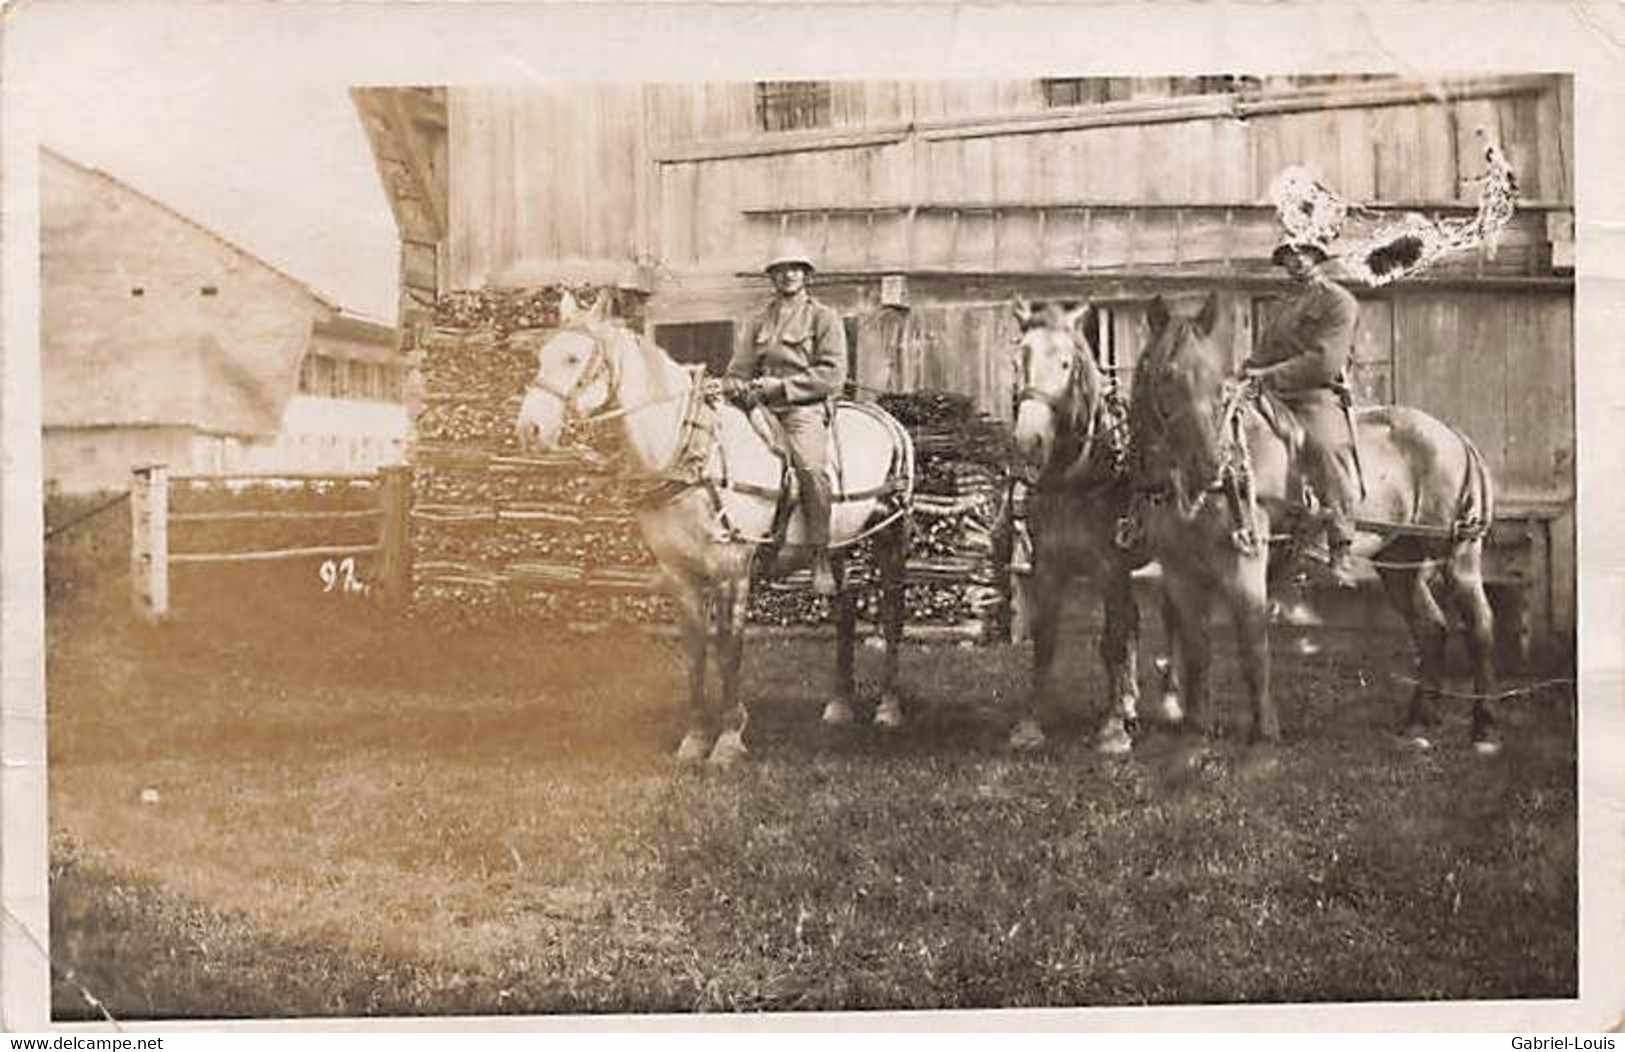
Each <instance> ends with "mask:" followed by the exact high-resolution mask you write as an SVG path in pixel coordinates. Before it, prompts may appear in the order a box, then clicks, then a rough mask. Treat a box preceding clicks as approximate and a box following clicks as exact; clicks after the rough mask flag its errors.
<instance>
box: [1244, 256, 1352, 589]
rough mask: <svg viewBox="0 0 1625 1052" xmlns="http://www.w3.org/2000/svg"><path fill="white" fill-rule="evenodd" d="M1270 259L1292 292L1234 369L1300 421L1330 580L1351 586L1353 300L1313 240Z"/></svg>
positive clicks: (1307, 468) (1305, 461)
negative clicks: (1327, 267) (1348, 373)
mask: <svg viewBox="0 0 1625 1052" xmlns="http://www.w3.org/2000/svg"><path fill="white" fill-rule="evenodd" d="M1270 258H1271V260H1272V261H1273V262H1274V263H1275V264H1276V265H1277V266H1280V267H1283V268H1285V270H1286V272H1287V274H1288V275H1290V276H1291V278H1292V280H1293V281H1294V282H1295V283H1296V285H1297V288H1296V290H1294V292H1293V293H1292V295H1291V296H1290V297H1289V298H1288V299H1287V301H1286V303H1285V304H1284V305H1283V307H1282V309H1281V311H1280V312H1279V314H1277V315H1276V317H1275V320H1274V321H1273V322H1271V323H1270V324H1269V326H1268V327H1267V328H1266V329H1265V330H1264V333H1263V335H1262V337H1261V338H1260V340H1259V343H1258V347H1257V349H1256V350H1255V351H1254V352H1253V354H1252V355H1251V356H1250V357H1249V358H1248V359H1247V360H1246V362H1244V363H1243V364H1242V373H1243V375H1245V376H1248V377H1251V378H1254V379H1256V380H1257V381H1258V382H1259V383H1260V384H1261V385H1262V386H1263V387H1265V388H1266V389H1267V390H1268V391H1269V392H1271V393H1272V394H1274V395H1275V396H1276V397H1277V398H1279V399H1280V401H1281V402H1283V403H1285V404H1286V405H1287V406H1288V407H1289V408H1290V409H1292V411H1293V412H1294V414H1295V415H1296V416H1297V417H1298V419H1299V420H1300V421H1301V422H1302V424H1303V429H1304V432H1305V434H1304V438H1305V441H1304V449H1303V462H1304V468H1305V469H1306V472H1305V473H1306V474H1307V476H1308V478H1309V481H1310V485H1311V486H1312V488H1313V491H1314V495H1315V497H1316V499H1317V501H1318V503H1319V505H1320V516H1321V519H1322V520H1323V521H1324V526H1325V531H1326V547H1327V551H1328V554H1329V557H1330V558H1329V566H1328V573H1329V575H1330V577H1331V579H1332V581H1333V582H1335V583H1336V584H1338V585H1340V586H1343V587H1352V586H1353V585H1354V583H1355V574H1354V569H1353V566H1352V565H1351V556H1350V549H1351V547H1352V545H1353V541H1354V533H1355V530H1354V522H1353V516H1354V508H1355V506H1356V505H1357V504H1358V503H1359V501H1360V480H1359V465H1358V462H1357V461H1356V459H1355V458H1356V456H1357V454H1356V451H1355V449H1354V433H1353V427H1352V424H1351V422H1350V419H1349V416H1348V408H1349V404H1350V394H1349V388H1348V383H1347V376H1346V370H1347V367H1348V362H1349V357H1350V354H1351V353H1352V351H1353V349H1354V332H1355V327H1356V325H1357V324H1358V321H1359V313H1360V308H1359V303H1358V301H1356V300H1355V298H1354V296H1353V294H1351V293H1350V292H1349V291H1348V290H1347V289H1345V288H1343V287H1342V286H1341V285H1339V284H1337V282H1335V281H1333V280H1332V279H1331V278H1330V277H1328V276H1327V275H1326V273H1325V270H1324V267H1323V264H1324V263H1325V262H1326V260H1327V258H1328V257H1327V252H1326V250H1325V249H1324V248H1323V247H1322V246H1321V245H1319V244H1317V243H1315V242H1313V241H1298V240H1291V239H1289V240H1285V241H1282V242H1281V243H1280V245H1278V246H1277V247H1276V249H1275V252H1274V254H1273V255H1272V256H1271V257H1270Z"/></svg>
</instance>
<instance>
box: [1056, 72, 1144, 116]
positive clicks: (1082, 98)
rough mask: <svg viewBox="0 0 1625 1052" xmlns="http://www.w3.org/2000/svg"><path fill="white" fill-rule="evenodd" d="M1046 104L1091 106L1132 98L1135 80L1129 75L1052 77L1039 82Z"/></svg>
mask: <svg viewBox="0 0 1625 1052" xmlns="http://www.w3.org/2000/svg"><path fill="white" fill-rule="evenodd" d="M1038 83H1039V87H1040V88H1042V89H1043V93H1044V105H1045V106H1049V107H1051V108H1054V107H1059V106H1089V105H1093V104H1095V103H1100V102H1116V101H1118V100H1121V99H1127V98H1131V97H1132V96H1133V94H1134V82H1133V80H1132V78H1129V77H1051V78H1049V79H1047V80H1041V81H1039V82H1038Z"/></svg>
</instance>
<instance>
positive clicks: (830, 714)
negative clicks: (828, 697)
mask: <svg viewBox="0 0 1625 1052" xmlns="http://www.w3.org/2000/svg"><path fill="white" fill-rule="evenodd" d="M853 719H854V716H853V713H852V706H851V705H848V704H847V703H846V702H845V701H843V700H842V699H840V698H836V699H835V700H834V701H831V702H830V703H829V704H827V705H825V706H824V716H823V720H824V726H826V727H846V726H848V725H850V724H851V723H852V720H853Z"/></svg>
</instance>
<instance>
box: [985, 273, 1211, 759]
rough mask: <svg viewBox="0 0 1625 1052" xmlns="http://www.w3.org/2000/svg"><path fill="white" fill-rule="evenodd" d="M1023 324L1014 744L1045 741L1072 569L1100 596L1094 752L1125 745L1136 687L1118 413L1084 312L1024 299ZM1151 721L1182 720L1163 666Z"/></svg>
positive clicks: (1133, 560)
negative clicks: (1024, 616)
mask: <svg viewBox="0 0 1625 1052" xmlns="http://www.w3.org/2000/svg"><path fill="white" fill-rule="evenodd" d="M1012 309H1013V310H1014V312H1015V316H1016V320H1017V322H1019V323H1020V325H1021V329H1022V332H1021V338H1020V345H1019V355H1020V361H1019V362H1018V375H1019V376H1020V378H1021V388H1020V391H1019V393H1018V395H1017V406H1016V422H1015V435H1014V437H1015V442H1016V448H1017V450H1018V451H1019V452H1020V454H1021V456H1022V457H1023V459H1024V460H1025V461H1026V468H1027V479H1026V481H1027V483H1028V486H1029V495H1028V498H1027V523H1028V529H1029V530H1030V532H1031V535H1032V542H1033V560H1032V561H1033V566H1032V582H1033V584H1032V597H1033V608H1032V641H1033V665H1032V690H1031V693H1030V694H1029V695H1028V696H1027V697H1026V699H1025V700H1024V701H1023V703H1022V706H1021V709H1020V711H1019V713H1018V716H1017V722H1016V726H1015V729H1014V730H1013V731H1012V732H1011V735H1010V747H1011V748H1012V749H1016V750H1018V751H1020V750H1027V749H1034V748H1037V747H1038V746H1040V745H1042V744H1043V741H1044V732H1043V729H1042V724H1041V721H1042V719H1043V718H1044V717H1046V716H1048V715H1049V714H1050V713H1051V711H1052V709H1053V706H1054V701H1055V699H1054V692H1055V691H1054V688H1055V684H1054V679H1053V671H1054V667H1055V654H1056V648H1057V642H1058V629H1059V625H1060V620H1061V612H1062V606H1063V602H1064V600H1065V598H1066V596H1067V595H1068V594H1069V592H1070V590H1071V588H1072V587H1073V585H1074V583H1075V582H1076V581H1077V579H1078V578H1080V577H1085V578H1089V579H1092V581H1093V583H1094V584H1095V585H1096V586H1097V587H1098V588H1099V590H1100V593H1101V597H1102V599H1103V605H1104V613H1105V624H1104V627H1103V629H1102V631H1101V636H1100V657H1101V660H1102V661H1103V662H1104V663H1105V666H1106V683H1107V688H1106V689H1107V710H1106V714H1105V717H1104V719H1103V720H1102V722H1101V725H1100V728H1099V730H1098V732H1097V733H1096V736H1095V748H1096V750H1097V751H1099V752H1102V753H1108V754H1121V753H1126V752H1128V751H1129V750H1130V748H1131V747H1132V739H1131V737H1130V730H1131V728H1132V727H1133V725H1134V722H1135V719H1136V711H1137V708H1138V704H1139V697H1140V687H1139V675H1138V654H1137V651H1138V643H1139V634H1140V609H1139V605H1138V603H1136V602H1135V599H1134V586H1133V580H1132V578H1131V576H1130V575H1131V574H1132V573H1133V571H1134V570H1136V569H1138V568H1140V567H1141V566H1144V565H1146V563H1148V562H1149V561H1150V553H1149V551H1148V550H1146V549H1145V548H1144V547H1143V546H1140V547H1139V548H1137V549H1136V550H1127V549H1125V548H1124V547H1122V546H1120V545H1119V544H1118V543H1117V533H1118V523H1119V521H1120V520H1121V518H1122V517H1123V516H1124V515H1125V514H1126V513H1127V511H1128V502H1129V495H1130V488H1129V476H1128V470H1127V468H1128V465H1127V460H1126V454H1127V438H1128V435H1127V425H1128V420H1127V414H1126V409H1125V407H1123V406H1122V405H1121V403H1119V402H1118V401H1117V400H1116V398H1115V397H1114V396H1113V394H1112V392H1111V391H1110V390H1109V389H1108V384H1107V382H1106V379H1105V377H1104V376H1103V375H1102V373H1101V370H1100V368H1099V367H1098V365H1097V363H1096V362H1095V358H1094V355H1093V354H1092V353H1091V352H1090V349H1089V346H1088V343H1087V341H1086V337H1085V335H1084V332H1085V329H1086V327H1087V324H1088V318H1089V313H1090V311H1089V308H1088V307H1087V306H1078V307H1070V308H1065V307H1058V306H1053V305H1050V306H1045V307H1040V308H1038V309H1034V308H1033V307H1032V306H1030V305H1028V304H1027V303H1025V302H1023V301H1020V300H1018V301H1016V303H1015V304H1014V305H1013V308H1012ZM1162 667H1163V669H1164V681H1163V684H1162V692H1161V697H1160V699H1159V711H1158V712H1157V714H1156V715H1157V716H1158V718H1159V719H1160V720H1162V721H1164V722H1169V723H1178V722H1179V721H1180V719H1181V718H1182V713H1181V711H1180V705H1179V694H1178V691H1177V689H1176V686H1175V683H1174V680H1173V678H1172V666H1171V664H1168V663H1166V662H1164V663H1162Z"/></svg>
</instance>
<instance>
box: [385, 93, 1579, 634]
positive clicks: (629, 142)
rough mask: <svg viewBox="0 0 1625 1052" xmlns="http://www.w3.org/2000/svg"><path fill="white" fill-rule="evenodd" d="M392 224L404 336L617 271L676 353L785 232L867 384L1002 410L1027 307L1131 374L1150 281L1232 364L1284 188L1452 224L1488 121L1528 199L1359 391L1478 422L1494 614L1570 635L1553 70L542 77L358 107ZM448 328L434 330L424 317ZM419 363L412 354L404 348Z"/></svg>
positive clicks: (727, 314)
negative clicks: (1305, 173)
mask: <svg viewBox="0 0 1625 1052" xmlns="http://www.w3.org/2000/svg"><path fill="white" fill-rule="evenodd" d="M355 100H356V104H357V107H358V109H359V111H360V114H361V117H362V120H363V122H364V124H365V126H366V128H367V131H368V134H369V137H370V139H371V142H372V144H373V148H374V152H375V154H376V157H377V161H378V166H379V170H380V173H381V176H382V178H383V180H384V183H385V186H386V188H387V190H388V191H389V194H390V198H391V200H392V202H393V205H394V209H395V214H396V217H397V221H398V224H399V227H400V235H401V282H402V299H401V305H402V313H401V323H402V332H403V339H404V341H405V342H406V344H407V350H408V351H412V350H421V349H422V347H423V345H424V341H425V340H428V339H430V338H432V334H433V333H434V332H435V331H436V320H437V318H438V319H439V320H440V321H441V322H442V324H443V323H444V309H443V308H444V304H445V303H446V302H448V297H450V298H455V297H458V296H468V295H470V294H473V293H474V292H476V291H477V290H485V293H486V294H493V293H495V292H497V291H498V290H525V289H537V288H543V287H550V286H558V285H563V284H602V285H611V284H617V283H618V284H620V285H622V286H623V287H624V286H627V285H632V286H636V287H637V288H638V289H639V290H641V291H642V292H643V293H645V294H647V298H646V302H644V303H643V304H642V310H641V313H640V315H639V317H640V318H641V319H642V320H643V321H644V323H645V324H647V326H648V327H649V328H650V331H651V332H652V334H653V335H654V336H656V337H657V339H658V340H659V341H660V342H661V343H662V345H663V346H665V347H667V349H668V350H670V351H672V352H673V353H674V354H676V355H678V356H679V357H682V358H684V359H686V360H690V361H703V362H706V363H708V364H710V365H713V366H715V365H719V364H720V363H722V362H723V361H725V360H726V358H727V356H728V354H729V353H730V351H731V349H732V346H733V341H734V340H735V339H736V338H737V336H738V334H739V333H740V332H741V330H742V327H743V322H744V320H745V319H746V318H747V317H748V315H749V314H750V313H751V312H752V311H753V310H754V309H755V307H756V305H757V304H758V303H759V302H760V301H761V299H762V298H763V296H764V295H765V294H766V292H767V285H766V282H765V279H763V278H762V276H761V275H760V273H759V267H760V263H761V260H762V258H763V255H764V253H765V251H766V250H767V246H768V245H769V244H770V243H771V242H772V240H773V239H774V238H775V237H777V236H778V235H780V234H782V233H793V234H796V235H799V236H800V237H801V238H802V239H803V240H804V241H805V242H806V243H807V244H808V245H809V246H810V247H811V248H812V250H813V252H814V254H815V256H816V257H817V258H818V259H819V261H820V264H821V266H820V272H819V275H818V277H817V280H816V282H815V288H814V291H815V294H816V295H818V296H819V297H821V298H823V299H824V300H825V301H827V302H829V303H831V304H832V305H834V306H835V307H836V308H837V309H839V310H840V311H841V312H842V314H843V315H844V316H845V317H846V319H847V325H848V331H849V333H850V335H851V336H852V337H853V338H852V340H851V341H850V342H851V345H852V354H853V367H854V376H855V378H856V380H857V381H858V382H859V383H861V384H863V385H865V386H866V387H870V388H877V389H882V390H915V389H921V388H931V389H944V390H950V391H956V392H961V393H964V394H967V395H970V396H973V397H974V398H976V399H977V400H978V401H979V402H980V403H981V404H982V406H983V407H985V409H986V410H988V411H989V412H991V413H994V414H998V415H1005V416H1007V415H1008V413H1009V408H1010V407H1009V399H1010V393H1011V388H1012V377H1011V375H1010V358H1009V355H1008V348H1009V342H1010V337H1011V336H1012V334H1013V326H1012V322H1011V320H1010V317H1009V310H1008V303H1009V300H1010V297H1011V296H1013V295H1017V294H1020V295H1024V296H1029V297H1035V298H1042V297H1069V298H1082V297H1088V298H1091V299H1092V300H1094V301H1095V302H1096V303H1098V304H1100V305H1102V306H1103V307H1104V308H1105V311H1106V315H1105V316H1106V318H1107V325H1106V329H1105V336H1104V341H1103V342H1104V347H1103V353H1104V354H1105V355H1106V356H1107V357H1108V358H1109V359H1110V360H1111V362H1112V363H1113V364H1115V365H1116V366H1118V367H1119V368H1120V369H1121V370H1124V371H1128V370H1131V369H1132V367H1133V363H1134V360H1135V357H1136V354H1137V352H1138V348H1139V344H1140V341H1141V340H1142V338H1143V333H1142V328H1143V312H1144V308H1145V304H1146V303H1147V302H1148V300H1149V298H1150V297H1151V296H1153V295H1155V294H1159V293H1160V294H1162V295H1164V296H1169V297H1176V298H1177V297H1183V296H1194V295H1199V294H1202V293H1205V292H1206V291H1207V290H1209V289H1218V290H1219V291H1220V293H1221V294H1222V297H1223V305H1224V310H1223V315H1222V321H1221V333H1222V337H1223V338H1224V339H1227V340H1229V341H1231V342H1232V344H1233V346H1234V347H1235V353H1236V356H1237V358H1238V360H1239V358H1241V357H1242V356H1244V355H1245V354H1246V353H1247V352H1248V350H1249V349H1250V346H1251V343H1252V339H1253V333H1254V331H1255V329H1256V327H1257V324H1258V319H1259V316H1260V313H1261V312H1263V311H1267V310H1268V309H1269V301H1270V299H1271V298H1272V297H1275V296H1277V295H1279V294H1280V292H1281V291H1282V289H1283V286H1282V284H1281V279H1280V277H1279V276H1278V274H1276V273H1275V272H1274V271H1273V268H1271V266H1270V264H1269V261H1268V257H1269V253H1270V250H1271V248H1272V247H1273V245H1274V243H1275V240H1276V237H1277V236H1278V229H1279V228H1278V226H1277V219H1276V216H1275V213H1274V209H1273V206H1272V205H1271V203H1270V199H1269V191H1270V187H1271V184H1272V182H1273V181H1274V180H1275V178H1276V177H1277V175H1278V174H1279V173H1280V172H1281V171H1282V170H1283V169H1285V168H1287V167H1289V166H1292V165H1302V166H1305V167H1307V168H1309V169H1310V170H1311V171H1312V172H1313V173H1315V174H1316V175H1317V176H1318V178H1319V179H1320V180H1321V181H1322V182H1323V183H1325V184H1326V185H1327V186H1330V187H1332V188H1333V189H1335V190H1336V191H1337V192H1339V193H1340V194H1341V195H1342V196H1344V197H1345V198H1347V199H1349V200H1352V201H1357V202H1361V203H1363V204H1365V205H1366V206H1368V207H1370V208H1372V209H1375V210H1378V211H1384V212H1392V213H1394V214H1395V215H1398V214H1400V213H1402V212H1420V213H1423V214H1425V215H1428V216H1430V217H1433V218H1446V219H1448V218H1455V217H1465V216H1469V215H1471V214H1472V213H1473V210H1474V207H1475V203H1476V200H1477V192H1478V185H1477V183H1476V181H1475V180H1476V178H1477V177H1478V176H1479V175H1481V174H1482V172H1483V171H1484V158H1483V152H1482V151H1483V143H1484V141H1485V140H1484V139H1483V138H1481V137H1480V136H1479V135H1478V134H1476V133H1477V132H1478V131H1479V130H1480V129H1482V130H1483V132H1484V133H1485V135H1486V136H1487V137H1488V138H1489V139H1490V140H1493V141H1496V142H1498V143H1500V144H1501V145H1502V147H1503V148H1504V150H1505V152H1506V153H1507V155H1508V156H1509V157H1510V159H1511V161H1512V163H1513V165H1514V167H1515V169H1516V172H1517V176H1518V180H1519V184H1520V193H1521V196H1520V199H1519V202H1518V211H1517V213H1516V215H1515V216H1514V218H1513V220H1512V222H1511V224H1510V225H1509V227H1508V228H1507V229H1506V231H1505V232H1504V234H1503V236H1502V238H1501V241H1500V244H1499V248H1498V251H1497V252H1496V253H1495V254H1494V255H1493V257H1490V256H1488V255H1479V254H1472V255H1466V256H1462V257H1460V258H1458V259H1456V260H1453V261H1452V262H1451V263H1450V264H1448V265H1447V266H1442V267H1437V268H1435V269H1433V270H1431V271H1429V272H1428V273H1427V274H1426V275H1424V276H1421V277H1416V278H1411V279H1406V280H1403V281H1399V282H1396V283H1394V284H1391V285H1388V286H1385V287H1383V288H1381V289H1375V290H1368V289H1357V290H1356V291H1357V292H1358V293H1359V295H1360V297H1361V300H1362V306H1363V317H1362V325H1361V332H1360V339H1359V346H1358V350H1357V376H1356V381H1357V384H1358V388H1359V391H1360V393H1361V396H1362V397H1363V398H1365V399H1368V400H1372V401H1395V402H1403V403H1408V404H1413V405H1417V406H1420V407H1423V408H1425V409H1428V410H1430V411H1432V412H1434V413H1436V414H1438V415H1439V416H1441V417H1442V418H1444V419H1445V420H1447V421H1449V422H1450V423H1452V424H1455V425H1457V426H1458V427H1460V428H1461V429H1463V430H1464V431H1465V432H1467V433H1468V434H1470V435H1471V436H1472V437H1473V438H1474V439H1475V440H1476V441H1477V442H1478V444H1479V445H1480V447H1481V448H1482V449H1483V451H1484V452H1485V454H1486V455H1487V457H1488V459H1489V461H1490V464H1491V466H1492V470H1493V471H1494V474H1495V478H1496V480H1497V482H1498V484H1499V490H1500V502H1499V504H1500V506H1499V522H1498V526H1497V529H1496V533H1495V538H1494V540H1495V547H1496V556H1495V559H1494V564H1495V572H1496V575H1497V577H1498V578H1499V579H1501V581H1502V582H1503V588H1502V589H1501V595H1500V600H1501V601H1502V605H1503V606H1504V607H1508V606H1511V607H1514V608H1515V609H1516V611H1517V613H1516V616H1514V617H1512V618H1510V619H1509V621H1510V622H1511V623H1513V624H1514V625H1518V626H1521V627H1522V629H1523V630H1524V631H1526V632H1527V633H1528V634H1530V635H1532V636H1533V638H1534V641H1535V642H1536V643H1537V644H1539V645H1542V646H1553V647H1554V648H1555V650H1556V652H1557V653H1569V652H1571V651H1570V647H1571V645H1572V638H1573V631H1574V609H1575V601H1574V588H1575V569H1574V465H1573V456H1574V442H1575V439H1574V419H1573V406H1574V397H1573V342H1574V340H1573V278H1572V271H1571V266H1572V253H1573V244H1572V239H1573V229H1574V226H1573V140H1572V117H1573V112H1572V111H1573V94H1572V82H1571V81H1570V80H1569V79H1568V78H1566V77H1563V76H1547V75H1534V76H1522V75H1520V76H1484V77H1473V78H1468V79H1452V80H1445V81H1438V80H1429V81H1419V80H1409V79H1404V78H1400V77H1393V76H1370V77H1357V76H1340V77H1328V76H1320V77H1288V78H1255V77H1243V76H1213V77H1180V78H1109V79H1108V78H1082V79H1029V80H1009V81H975V82H971V81H932V82H925V81H920V82H882V81H861V82H860V81H851V82H844V81H834V82H831V81H794V82H755V83H749V82H741V83H707V84H691V85H625V84H622V85H589V84H560V85H555V86H524V87H511V88H510V87H494V88H450V89H441V88H416V89H412V88H407V89H376V90H359V91H357V92H356V93H355ZM437 310H439V311H440V312H441V313H440V314H438V315H437V313H436V312H437ZM420 357H421V356H420Z"/></svg>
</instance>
